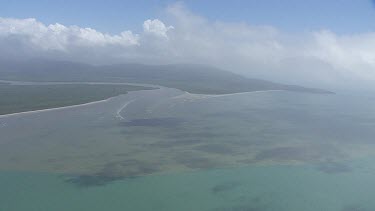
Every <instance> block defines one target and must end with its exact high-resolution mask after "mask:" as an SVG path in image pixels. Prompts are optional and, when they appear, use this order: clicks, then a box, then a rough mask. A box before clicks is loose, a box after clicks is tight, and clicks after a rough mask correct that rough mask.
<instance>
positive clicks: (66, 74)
mask: <svg viewBox="0 0 375 211" xmlns="http://www.w3.org/2000/svg"><path fill="white" fill-rule="evenodd" d="M0 79H2V80H16V81H17V80H19V81H59V82H62V81H64V82H72V81H101V82H129V83H147V84H156V85H162V86H167V87H172V88H177V89H181V90H184V91H188V92H192V93H201V94H227V93H237V92H249V91H261V90H288V91H298V92H310V93H332V92H330V91H326V90H323V89H316V88H306V87H303V86H299V85H286V84H280V83H275V82H270V81H266V80H261V79H254V78H247V77H244V76H241V75H238V74H235V73H232V72H229V71H225V70H221V69H218V68H215V67H211V66H206V65H197V64H169V65H144V64H115V65H99V66H94V65H89V64H83V63H74V62H67V61H53V60H30V61H0Z"/></svg>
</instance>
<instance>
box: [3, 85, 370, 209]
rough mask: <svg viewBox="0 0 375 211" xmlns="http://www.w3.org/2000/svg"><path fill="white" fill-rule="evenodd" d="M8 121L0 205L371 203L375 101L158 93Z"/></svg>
mask: <svg viewBox="0 0 375 211" xmlns="http://www.w3.org/2000/svg"><path fill="white" fill-rule="evenodd" d="M125 105H126V106H125ZM122 108H124V109H122ZM0 123H1V124H0V134H1V137H0V211H3V210H4V211H23V210H31V211H33V210H35V211H40V210H48V211H49V210H53V211H55V210H56V211H59V210H64V211H65V210H71V211H75V210H77V211H78V210H90V211H96V210H108V211H112V210H141V211H142V210H166V211H168V210H203V211H204V210H207V211H209V210H212V211H263V210H272V211H273V210H275V211H276V210H277V211H284V210H285V211H300V210H304V211H305V210H306V211H310V210H311V211H312V210H328V211H331V210H332V211H368V210H370V211H371V210H375V203H374V200H372V198H373V196H374V195H375V180H374V179H373V175H375V164H374V163H375V146H374V143H375V142H374V139H373V137H375V130H374V129H373V128H374V127H375V99H373V98H372V97H358V96H356V97H353V96H348V95H341V94H338V95H315V94H307V93H293V92H264V93H247V94H242V95H231V96H222V97H207V96H196V95H189V94H186V93H183V92H181V91H179V90H175V89H167V88H161V89H159V90H151V91H139V92H131V93H129V94H127V95H123V96H119V97H116V98H113V99H111V100H109V101H107V102H105V103H100V104H95V105H91V106H85V107H77V108H74V109H66V110H57V111H51V112H42V113H34V114H27V115H20V116H12V117H6V118H0Z"/></svg>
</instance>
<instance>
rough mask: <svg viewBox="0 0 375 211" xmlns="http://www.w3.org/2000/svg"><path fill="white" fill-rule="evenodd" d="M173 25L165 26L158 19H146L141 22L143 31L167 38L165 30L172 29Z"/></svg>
mask: <svg viewBox="0 0 375 211" xmlns="http://www.w3.org/2000/svg"><path fill="white" fill-rule="evenodd" d="M173 28H174V27H173V26H168V27H166V26H165V24H164V23H163V22H161V21H160V20H158V19H154V20H150V19H148V20H146V21H145V22H144V23H143V31H144V32H146V33H150V34H154V35H156V36H160V37H164V38H168V36H167V32H168V31H169V30H171V29H173Z"/></svg>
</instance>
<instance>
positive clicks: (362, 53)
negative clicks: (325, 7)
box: [0, 4, 375, 85]
mask: <svg viewBox="0 0 375 211" xmlns="http://www.w3.org/2000/svg"><path fill="white" fill-rule="evenodd" d="M163 17H164V20H163V21H161V20H159V19H147V20H146V21H144V23H143V32H141V33H140V34H134V33H133V32H131V31H124V32H122V33H120V34H116V35H111V34H107V33H103V32H99V31H97V30H95V29H92V28H82V27H79V26H65V25H62V24H58V23H56V24H51V25H45V24H43V23H41V22H39V21H37V20H35V19H12V18H0V57H1V56H4V55H10V54H14V55H15V56H19V55H20V54H21V55H23V56H40V57H44V56H47V57H53V58H54V57H57V58H60V59H61V58H62V59H69V60H75V61H83V62H91V63H120V62H139V63H157V64H163V63H203V64H209V65H214V66H217V67H221V68H223V69H227V70H231V71H234V72H237V73H240V74H244V75H247V76H251V77H261V78H264V79H271V80H275V81H281V82H287V83H295V84H308V85H315V84H323V85H332V84H344V85H345V84H348V83H349V82H350V83H354V82H358V81H365V80H367V81H370V82H373V81H374V80H375V54H374V53H373V52H375V33H362V34H351V35H344V34H341V35H339V34H335V33H334V32H332V31H329V30H327V29H325V30H321V31H315V32H303V33H294V34H291V33H286V32H283V31H282V30H279V29H277V28H275V27H272V26H259V25H251V24H248V23H237V22H229V23H228V22H220V21H209V20H208V19H206V18H204V17H202V16H199V15H196V14H194V13H192V12H190V11H189V10H188V9H187V8H185V7H184V5H183V4H173V5H171V6H169V7H167V8H166V9H165V14H164V16H163ZM166 23H168V24H166Z"/></svg>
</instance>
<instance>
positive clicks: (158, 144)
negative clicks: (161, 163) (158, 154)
mask: <svg viewBox="0 0 375 211" xmlns="http://www.w3.org/2000/svg"><path fill="white" fill-rule="evenodd" d="M200 143H202V141H201V140H199V139H187V140H164V141H158V142H155V143H152V144H150V146H152V147H161V148H169V147H179V146H189V145H195V144H200Z"/></svg>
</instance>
